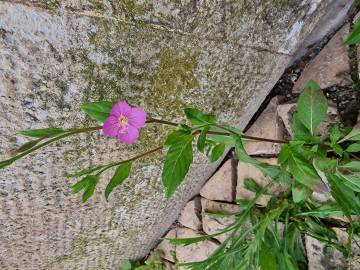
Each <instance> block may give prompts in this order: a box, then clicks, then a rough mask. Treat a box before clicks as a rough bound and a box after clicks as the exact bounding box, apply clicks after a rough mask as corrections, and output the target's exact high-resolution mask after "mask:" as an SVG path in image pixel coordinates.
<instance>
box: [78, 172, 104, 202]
mask: <svg viewBox="0 0 360 270" xmlns="http://www.w3.org/2000/svg"><path fill="white" fill-rule="evenodd" d="M86 177H87V178H88V185H87V186H86V187H85V191H84V194H83V196H82V202H83V203H85V202H87V200H88V199H89V198H90V197H91V196H92V195H93V194H94V191H95V187H96V185H97V183H98V182H99V179H100V176H99V175H88V176H86Z"/></svg>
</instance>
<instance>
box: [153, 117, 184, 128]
mask: <svg viewBox="0 0 360 270" xmlns="http://www.w3.org/2000/svg"><path fill="white" fill-rule="evenodd" d="M146 123H160V124H164V125H169V126H173V127H177V126H178V124H176V123H173V122H170V121H166V120H160V119H154V118H150V119H149V120H147V121H146Z"/></svg>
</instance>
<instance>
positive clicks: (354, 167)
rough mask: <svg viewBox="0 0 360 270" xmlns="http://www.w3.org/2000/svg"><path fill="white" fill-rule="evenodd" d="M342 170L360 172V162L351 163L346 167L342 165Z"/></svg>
mask: <svg viewBox="0 0 360 270" xmlns="http://www.w3.org/2000/svg"><path fill="white" fill-rule="evenodd" d="M340 168H343V169H347V170H349V171H353V172H360V161H351V162H349V163H346V164H344V165H341V166H340Z"/></svg>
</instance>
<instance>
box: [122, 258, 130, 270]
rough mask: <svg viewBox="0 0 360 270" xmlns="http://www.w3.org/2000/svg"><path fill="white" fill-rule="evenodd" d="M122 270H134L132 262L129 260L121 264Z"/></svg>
mask: <svg viewBox="0 0 360 270" xmlns="http://www.w3.org/2000/svg"><path fill="white" fill-rule="evenodd" d="M121 269H122V270H131V269H132V265H131V262H130V261H129V260H126V261H123V262H122V263H121Z"/></svg>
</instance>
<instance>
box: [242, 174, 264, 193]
mask: <svg viewBox="0 0 360 270" xmlns="http://www.w3.org/2000/svg"><path fill="white" fill-rule="evenodd" d="M244 186H245V188H246V189H248V190H250V191H252V192H255V193H256V192H259V191H260V190H261V187H260V186H259V185H258V184H257V183H256V182H255V181H254V180H253V179H250V178H248V179H245V181H244Z"/></svg>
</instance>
